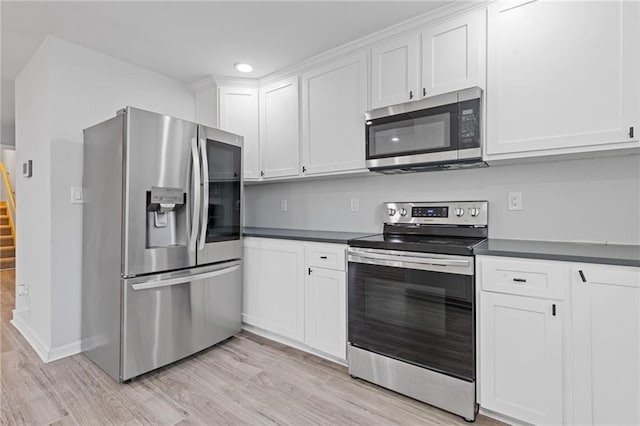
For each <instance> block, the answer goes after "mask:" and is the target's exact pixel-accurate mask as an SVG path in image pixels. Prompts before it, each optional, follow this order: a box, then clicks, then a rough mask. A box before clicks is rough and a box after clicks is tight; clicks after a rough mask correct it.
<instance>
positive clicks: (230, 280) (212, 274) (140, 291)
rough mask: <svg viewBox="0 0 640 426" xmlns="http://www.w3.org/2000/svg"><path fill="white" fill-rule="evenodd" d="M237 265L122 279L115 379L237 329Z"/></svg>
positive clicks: (239, 294) (163, 362) (239, 282)
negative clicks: (120, 344) (119, 351)
mask: <svg viewBox="0 0 640 426" xmlns="http://www.w3.org/2000/svg"><path fill="white" fill-rule="evenodd" d="M241 273H242V268H241V261H240V260H236V261H232V262H225V263H222V264H217V265H212V266H208V267H204V268H197V269H191V270H187V271H180V272H174V273H167V274H162V275H153V276H148V277H138V278H133V279H128V280H123V281H122V283H123V286H124V288H123V294H124V305H123V316H124V318H123V330H122V333H123V341H124V346H123V349H122V351H123V354H122V370H121V380H123V381H124V380H128V379H130V378H132V377H135V376H138V375H140V374H143V373H146V372H148V371H151V370H153V369H156V368H158V367H161V366H163V365H166V364H169V363H172V362H174V361H176V360H179V359H181V358H184V357H186V356H189V355H191V354H193V353H195V352H198V351H200V350H203V349H206V348H208V347H209V346H212V345H214V344H216V343H218V342H220V341H222V340H225V339H227V338H228V337H231V336H233V335H234V334H236V333H238V332H239V331H240V327H241V325H240V312H241V304H242V276H241Z"/></svg>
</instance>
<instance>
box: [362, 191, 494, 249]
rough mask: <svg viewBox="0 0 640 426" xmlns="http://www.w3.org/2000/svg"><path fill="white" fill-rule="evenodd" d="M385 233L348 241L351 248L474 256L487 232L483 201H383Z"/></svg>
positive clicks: (486, 206) (486, 209) (486, 207)
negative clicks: (476, 248)
mask: <svg viewBox="0 0 640 426" xmlns="http://www.w3.org/2000/svg"><path fill="white" fill-rule="evenodd" d="M383 216H384V219H383V223H384V233H382V234H378V235H371V236H368V237H362V238H355V239H353V240H350V241H349V245H350V246H351V247H360V248H371V249H382V250H398V251H415V252H422V253H438V254H455V255H473V249H474V247H476V246H477V245H478V244H480V243H481V242H483V241H484V240H485V239H486V237H487V234H488V229H487V224H488V203H487V202H486V201H454V202H451V201H447V202H402V203H384V205H383Z"/></svg>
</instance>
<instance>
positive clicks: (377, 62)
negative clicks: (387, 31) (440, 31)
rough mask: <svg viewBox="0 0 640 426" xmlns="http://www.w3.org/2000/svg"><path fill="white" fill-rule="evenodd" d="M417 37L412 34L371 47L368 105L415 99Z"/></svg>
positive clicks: (416, 84) (381, 104)
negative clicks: (369, 98) (369, 99)
mask: <svg viewBox="0 0 640 426" xmlns="http://www.w3.org/2000/svg"><path fill="white" fill-rule="evenodd" d="M418 41H419V40H418V35H417V34H412V35H411V36H409V37H405V38H400V39H397V40H393V41H392V42H389V43H387V44H385V45H383V46H379V47H376V48H374V49H373V50H372V51H371V64H372V69H371V77H372V82H371V83H372V87H371V108H381V107H385V106H388V105H394V104H400V103H403V102H409V101H410V100H412V99H417V96H418V87H419V84H418V77H419V76H418Z"/></svg>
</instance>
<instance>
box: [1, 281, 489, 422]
mask: <svg viewBox="0 0 640 426" xmlns="http://www.w3.org/2000/svg"><path fill="white" fill-rule="evenodd" d="M0 282H1V284H2V287H1V291H0V308H1V324H0V379H1V382H0V422H1V423H2V424H11V425H13V424H18V425H23V424H56V425H67V424H74V425H77V424H80V425H89V424H115V425H122V424H135V425H139V424H167V425H169V424H170V425H177V424H198V425H202V424H215V425H226V424H230V425H231V424H232V425H236V424H250V425H261V424H290V425H307V424H324V425H342V424H349V425H352V424H353V425H386V424H404V425H443V424H446V425H453V424H460V425H465V424H467V423H466V422H465V421H464V420H462V419H461V418H460V417H457V416H454V415H451V414H449V413H446V412H444V411H442V410H439V409H437V408H433V407H431V406H429V405H426V404H422V403H420V402H417V401H415V400H412V399H410V398H406V397H404V396H401V395H398V394H396V393H393V392H391V391H388V390H385V389H382V388H380V387H377V386H375V385H372V384H370V383H366V382H364V381H361V380H354V379H352V378H351V377H350V376H349V375H348V374H347V371H346V368H344V367H341V366H338V365H336V364H333V363H331V362H328V361H325V360H323V359H320V358H318V357H315V356H312V355H309V354H306V353H304V352H300V351H298V350H295V349H292V348H289V347H286V346H284V345H280V344H277V343H273V342H271V341H268V340H266V339H263V338H260V337H258V336H255V335H252V334H250V333H244V332H243V333H241V334H240V335H239V336H237V337H234V338H233V339H231V340H229V341H228V342H226V343H224V344H222V345H220V346H217V347H214V348H212V349H210V350H208V351H206V352H203V353H201V354H198V355H197V356H194V357H191V358H188V359H186V360H183V361H181V362H179V363H177V364H174V365H172V366H170V367H165V368H162V369H160V370H157V371H154V372H152V373H149V374H146V375H144V376H142V377H140V378H138V379H135V380H133V381H132V382H131V383H129V384H126V385H121V384H118V383H116V382H114V381H113V380H111V378H109V377H108V376H107V375H106V374H104V373H103V372H102V371H101V370H100V369H98V368H97V367H96V366H95V365H94V364H93V363H91V362H90V361H89V360H87V359H86V358H85V357H84V356H82V355H76V356H72V357H69V358H65V359H62V360H59V361H54V362H51V363H48V364H44V363H43V362H42V361H40V359H39V358H38V356H37V355H36V354H35V352H34V351H33V350H32V349H31V347H30V346H29V344H28V343H27V342H26V341H25V340H24V339H23V338H22V336H21V335H20V334H19V333H18V332H17V331H16V330H15V329H14V328H13V326H12V325H11V324H10V323H9V320H10V319H11V310H12V309H13V306H14V274H13V271H7V272H2V273H0ZM476 424H478V425H489V424H498V422H495V421H493V420H491V419H488V418H486V417H482V416H480V417H479V418H478V420H477V421H476Z"/></svg>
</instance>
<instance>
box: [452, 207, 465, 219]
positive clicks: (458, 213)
mask: <svg viewBox="0 0 640 426" xmlns="http://www.w3.org/2000/svg"><path fill="white" fill-rule="evenodd" d="M453 212H454V213H455V214H456V216H458V217H462V216H464V209H463V208H460V207H458V208H457V209H455V210H454V211H453Z"/></svg>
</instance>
